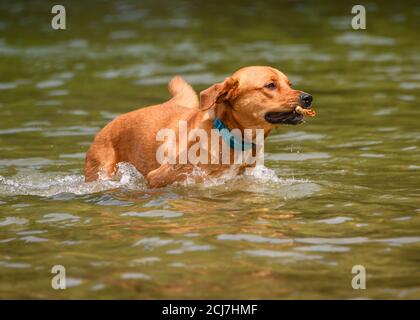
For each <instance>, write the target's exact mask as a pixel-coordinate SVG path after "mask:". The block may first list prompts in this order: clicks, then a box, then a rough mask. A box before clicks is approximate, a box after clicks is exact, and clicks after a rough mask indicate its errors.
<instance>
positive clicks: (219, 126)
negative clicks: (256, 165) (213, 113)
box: [213, 118, 256, 151]
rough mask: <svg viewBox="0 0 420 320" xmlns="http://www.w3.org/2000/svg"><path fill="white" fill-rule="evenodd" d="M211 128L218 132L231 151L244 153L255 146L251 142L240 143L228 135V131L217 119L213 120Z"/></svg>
mask: <svg viewBox="0 0 420 320" xmlns="http://www.w3.org/2000/svg"><path fill="white" fill-rule="evenodd" d="M213 126H214V128H215V129H217V130H218V131H219V134H220V135H221V136H222V138H223V140H224V141H225V143H226V144H228V145H229V146H230V148H231V149H237V150H238V149H239V150H242V151H244V150H248V149H251V148H252V147H255V146H256V145H255V143H253V142H246V141H243V140H242V141H240V140H239V139H238V138H237V137H235V136H234V135H233V134H231V133H230V129H229V128H228V127H227V126H226V125H225V124H224V123H223V121H222V120H220V119H219V118H215V119H214V121H213Z"/></svg>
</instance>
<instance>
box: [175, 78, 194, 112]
mask: <svg viewBox="0 0 420 320" xmlns="http://www.w3.org/2000/svg"><path fill="white" fill-rule="evenodd" d="M168 90H169V93H170V94H171V95H172V97H173V98H172V99H171V100H175V101H176V102H177V103H179V104H180V105H182V106H184V107H188V108H198V104H199V102H198V97H197V94H196V93H195V91H194V89H193V88H192V87H191V86H190V85H189V84H188V83H187V82H186V81H185V80H184V79H182V78H181V77H180V76H175V77H173V78H172V80H171V81H169V84H168Z"/></svg>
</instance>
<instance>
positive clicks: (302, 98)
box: [300, 92, 312, 108]
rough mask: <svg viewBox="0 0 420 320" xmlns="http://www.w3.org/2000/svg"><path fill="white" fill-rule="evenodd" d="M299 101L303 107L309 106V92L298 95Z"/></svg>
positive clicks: (310, 99)
mask: <svg viewBox="0 0 420 320" xmlns="http://www.w3.org/2000/svg"><path fill="white" fill-rule="evenodd" d="M300 102H301V104H302V107H303V108H310V107H311V104H312V96H311V95H310V94H309V93H306V92H304V93H302V94H301V96H300Z"/></svg>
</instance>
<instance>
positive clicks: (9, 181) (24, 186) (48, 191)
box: [0, 163, 146, 197]
mask: <svg viewBox="0 0 420 320" xmlns="http://www.w3.org/2000/svg"><path fill="white" fill-rule="evenodd" d="M84 179H85V178H84V176H83V175H57V174H53V173H32V174H30V175H27V174H25V175H16V176H15V177H13V178H5V177H3V176H0V195H35V196H46V197H48V196H53V195H56V194H60V193H73V194H77V195H83V194H90V193H96V192H101V191H106V190H110V189H117V188H127V189H132V190H143V189H145V188H146V187H145V182H144V178H143V176H142V175H141V174H140V173H139V172H138V171H137V170H136V169H135V168H134V167H133V166H131V165H130V164H127V163H119V164H118V170H117V174H116V175H115V177H114V178H113V179H112V180H110V179H104V178H102V179H99V180H97V181H94V182H85V181H84Z"/></svg>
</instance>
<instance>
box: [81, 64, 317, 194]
mask: <svg viewBox="0 0 420 320" xmlns="http://www.w3.org/2000/svg"><path fill="white" fill-rule="evenodd" d="M168 89H169V92H170V94H171V95H172V98H171V99H170V100H168V101H166V102H164V103H162V104H158V105H154V106H150V107H144V108H140V109H137V110H135V111H132V112H129V113H126V114H123V115H121V116H119V117H117V118H116V119H114V120H113V121H111V122H110V123H109V124H107V125H106V126H105V127H104V128H103V129H102V130H101V131H100V132H99V133H98V134H97V135H96V136H95V138H94V141H93V143H92V144H91V146H90V147H89V150H88V152H87V154H86V164H85V181H86V182H90V181H94V180H97V179H99V178H102V177H104V176H105V177H106V178H112V177H113V176H114V175H115V173H116V171H117V164H118V163H120V162H128V163H130V164H132V165H134V166H135V167H136V169H137V170H138V171H139V172H140V173H141V174H142V175H143V176H144V177H145V179H146V182H147V185H148V187H150V188H160V187H164V186H167V185H170V184H173V183H175V182H182V181H184V180H186V179H187V178H188V177H189V176H190V175H191V173H192V172H193V171H194V170H195V169H196V168H199V169H200V172H201V173H202V174H201V175H199V177H198V178H197V179H198V180H200V179H201V180H202V179H203V177H211V178H212V177H214V178H217V177H220V176H223V175H224V174H226V172H230V173H232V171H233V175H239V174H242V173H243V172H244V170H245V169H246V168H247V167H250V166H251V167H252V166H253V164H246V163H245V164H239V165H238V164H234V162H233V157H230V160H229V162H228V163H222V161H219V162H217V163H214V162H211V163H203V164H194V163H191V162H190V161H188V162H187V163H168V162H166V163H160V162H159V161H158V159H157V156H156V153H157V151H158V149H159V147H161V146H162V141H158V139H156V137H157V135H158V134H159V131H160V130H161V129H163V128H167V129H171V130H174V132H177V130H178V129H179V126H180V121H185V123H186V124H187V130H188V132H190V131H191V130H193V129H202V130H204V131H205V132H206V133H207V134H208V136H211V134H212V132H211V131H212V130H214V129H219V130H220V131H217V132H219V133H220V134H221V136H223V138H226V136H227V139H220V148H225V149H223V150H226V148H227V149H228V150H229V149H230V152H231V153H232V155H233V154H234V151H235V150H234V148H235V146H234V145H232V143H231V142H232V141H233V142H234V143H235V139H236V138H232V135H230V136H229V134H230V131H231V130H233V129H235V130H239V131H240V132H244V130H246V129H253V130H255V129H259V130H260V131H262V132H263V134H264V138H266V137H267V136H268V135H269V133H270V132H271V130H272V129H273V128H275V127H276V126H278V125H282V124H290V125H296V124H299V123H301V122H302V121H303V115H301V114H298V113H296V112H295V108H296V107H298V106H300V107H302V108H306V109H309V108H310V107H311V104H312V96H311V95H310V94H308V93H306V92H303V91H300V90H295V89H293V88H292V84H291V82H290V81H289V79H288V78H287V76H286V75H285V74H283V73H282V72H280V71H279V70H277V69H275V68H272V67H268V66H249V67H244V68H241V69H239V70H238V71H236V72H235V73H234V74H233V75H231V76H230V77H228V78H226V79H225V80H224V81H223V82H220V83H216V84H213V85H212V86H210V87H209V88H207V89H205V90H203V91H201V92H200V97H199V98H198V96H197V94H196V93H195V91H194V90H193V88H192V87H191V86H190V85H189V84H188V83H187V82H186V81H185V80H183V79H182V78H181V77H180V76H176V77H174V78H173V79H172V80H171V81H170V82H169V85H168ZM252 139H255V134H253V135H252V138H251V140H252ZM239 143H242V147H243V146H244V144H245V143H246V144H247V145H248V146H249V145H251V147H254V144H253V141H247V142H245V141H242V142H241V141H239ZM227 145H228V147H226V146H227ZM191 146H192V141H188V143H187V144H186V146H181V145H180V142H176V143H175V149H174V151H175V154H176V157H177V159H179V157H180V155H181V153H182V152H188V149H189V148H191ZM204 150H205V151H204V152H205V153H207V154H204V155H205V156H209V157H210V158H212V157H213V158H214V157H215V156H217V155H215V154H213V153H212V149H211V147H210V145H207V148H205V149H204ZM219 150H220V149H219ZM216 151H217V150H216ZM219 152H220V151H219ZM254 165H255V164H254ZM201 180H200V181H201Z"/></svg>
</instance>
